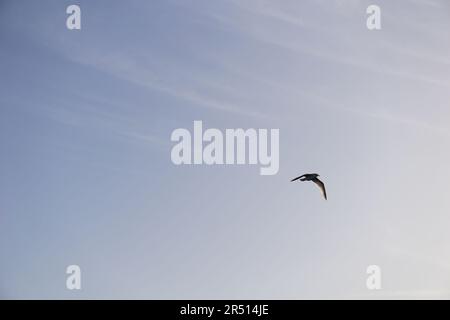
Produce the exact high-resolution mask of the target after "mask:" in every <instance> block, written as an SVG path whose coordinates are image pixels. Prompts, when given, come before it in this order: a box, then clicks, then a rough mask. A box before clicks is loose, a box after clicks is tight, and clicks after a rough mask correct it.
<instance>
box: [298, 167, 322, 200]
mask: <svg viewBox="0 0 450 320" xmlns="http://www.w3.org/2000/svg"><path fill="white" fill-rule="evenodd" d="M317 177H319V175H318V174H317V173H306V174H304V175H301V176H300V177H297V178H294V179H292V180H291V182H292V181H296V180H300V181H312V182H314V183H315V184H317V186H318V187H319V188H320V190H321V191H322V195H323V197H324V198H325V200H327V192H326V191H325V185H324V183H323V182H322V181H320V180H319V179H318V178H317Z"/></svg>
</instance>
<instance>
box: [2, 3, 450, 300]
mask: <svg viewBox="0 0 450 320" xmlns="http://www.w3.org/2000/svg"><path fill="white" fill-rule="evenodd" d="M70 4H78V5H79V6H80V7H81V12H82V13H81V19H82V24H81V25H82V28H81V30H68V29H67V28H66V18H67V16H68V15H67V14H66V7H67V6H68V5H70ZM370 4H377V5H378V6H380V8H381V21H382V22H381V23H382V29H381V30H376V31H369V30H368V29H367V27H366V18H367V14H366V8H367V7H368V6H369V5H370ZM449 40H450V3H449V2H448V1H445V0H441V1H440V0H428V1H427V0H414V1H413V0H409V1H406V0H404V1H357V0H334V1H328V0H327V1H325V0H317V1H312V0H310V1H298V0H283V1H256V0H248V1H239V0H228V1H207V0H203V1H198V0H195V1H194V0H191V1H181V0H180V1H175V0H164V1H137V0H136V1H117V0H116V1H106V0H96V1H92V0H91V1H50V0H45V1H39V2H38V1H12V0H9V1H8V0H3V1H1V2H0V43H1V45H0V74H1V75H2V76H1V77H0V88H1V95H0V147H1V153H0V263H1V268H0V297H2V298H12V299H15V298H31V299H46V298H57V299H79V298H88V299H91V298H125V299H128V298H139V299H305V298H306V299H309V298H324V299H329V298H338V299H350V298H358V299H367V298H387V299H398V298H411V299H414V298H445V299H448V298H450V232H449V231H448V230H449V227H450V196H449V188H448V186H447V184H448V181H450V167H449V163H450V106H449V101H450V41H449ZM194 120H202V121H203V125H204V126H205V127H206V128H218V129H220V130H225V129H227V128H265V129H271V128H276V129H279V130H280V170H279V172H278V174H277V175H274V176H261V175H260V174H259V166H254V165H253V166H251V165H239V166H237V165H235V166H233V165H231V166H207V165H203V166H187V165H186V166H176V165H174V164H173V163H172V162H171V159H170V152H171V148H172V146H173V145H174V143H173V142H171V141H170V135H171V133H172V131H173V130H175V129H177V128H187V129H189V130H192V128H193V121H194ZM306 172H317V173H319V174H320V175H321V178H322V179H323V181H324V182H325V184H326V186H327V193H328V201H324V200H323V199H322V198H321V196H320V193H319V191H318V189H317V188H316V186H314V185H313V184H312V183H306V182H305V183H291V182H289V180H290V179H291V178H293V177H295V176H297V175H299V174H302V173H306ZM72 264H76V265H79V266H80V268H81V270H82V289H81V290H80V291H70V290H67V289H66V277H67V275H66V273H65V271H66V267H67V266H68V265H72ZM369 265H378V266H380V268H381V270H382V289H381V290H378V291H370V290H368V289H367V288H366V278H367V274H366V268H367V266H369Z"/></svg>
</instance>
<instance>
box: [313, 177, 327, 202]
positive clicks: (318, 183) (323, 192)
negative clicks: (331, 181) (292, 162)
mask: <svg viewBox="0 0 450 320" xmlns="http://www.w3.org/2000/svg"><path fill="white" fill-rule="evenodd" d="M311 181H312V182H314V183H315V184H317V186H318V187H319V188H320V190H321V191H322V194H323V197H324V198H325V200H327V191H326V190H325V184H324V183H323V182H322V181H320V180H319V179H317V178H314V179H312V180H311Z"/></svg>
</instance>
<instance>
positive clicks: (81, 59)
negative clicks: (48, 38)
mask: <svg viewBox="0 0 450 320" xmlns="http://www.w3.org/2000/svg"><path fill="white" fill-rule="evenodd" d="M69 58H70V59H71V60H72V61H75V62H77V63H80V64H83V65H87V66H90V67H93V68H95V69H97V70H100V71H102V72H105V73H107V74H110V75H112V76H114V77H117V78H119V79H122V80H125V81H128V82H130V83H133V84H136V85H138V86H142V87H145V88H149V89H152V90H156V91H159V92H162V93H165V94H167V95H170V96H172V97H174V98H177V99H180V100H184V101H187V102H190V103H192V104H194V105H196V106H199V107H203V108H207V109H211V110H217V111H223V112H230V113H234V114H238V115H242V116H248V117H257V118H267V117H268V116H267V115H266V114H264V113H261V112H259V111H256V110H254V109H252V107H250V106H243V105H237V104H235V103H231V102H228V101H224V100H223V99H217V98H214V97H210V96H207V95H206V94H203V93H201V92H199V91H198V90H195V89H193V88H189V86H188V85H184V86H180V85H175V84H169V83H168V82H167V81H165V82H164V81H163V80H162V79H160V78H159V77H158V76H157V75H156V74H152V71H151V70H150V69H148V68H147V69H146V67H145V64H140V62H138V61H136V60H133V59H132V58H130V57H126V56H124V55H121V54H109V55H108V54H107V55H97V54H95V53H90V54H89V55H73V56H72V55H70V56H69Z"/></svg>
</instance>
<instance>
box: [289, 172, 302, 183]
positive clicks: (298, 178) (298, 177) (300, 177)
mask: <svg viewBox="0 0 450 320" xmlns="http://www.w3.org/2000/svg"><path fill="white" fill-rule="evenodd" d="M304 176H305V175H304V174H303V175H301V176H300V177H297V178H294V179H292V180H291V182H292V181H295V180H298V179H300V178H303V177H304Z"/></svg>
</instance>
